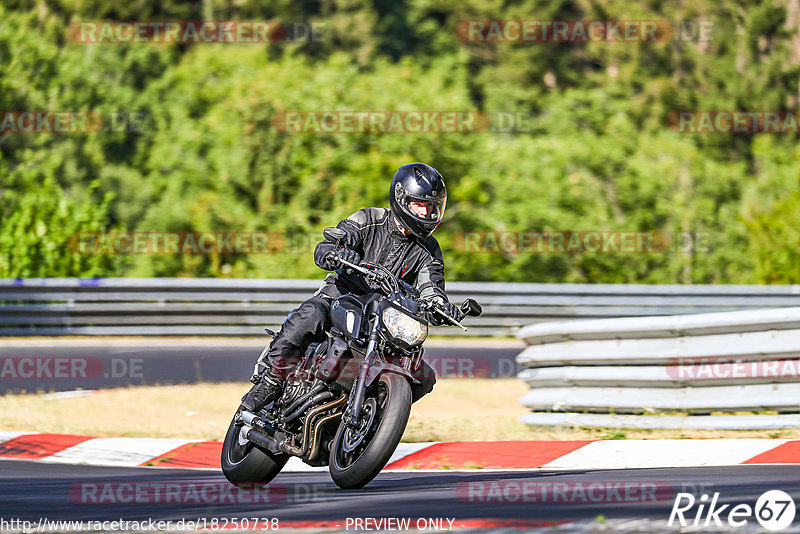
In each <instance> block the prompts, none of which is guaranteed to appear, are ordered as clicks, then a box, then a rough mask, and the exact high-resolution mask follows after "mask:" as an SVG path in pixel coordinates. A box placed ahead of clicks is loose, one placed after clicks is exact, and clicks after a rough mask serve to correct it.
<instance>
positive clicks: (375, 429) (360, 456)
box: [329, 373, 411, 489]
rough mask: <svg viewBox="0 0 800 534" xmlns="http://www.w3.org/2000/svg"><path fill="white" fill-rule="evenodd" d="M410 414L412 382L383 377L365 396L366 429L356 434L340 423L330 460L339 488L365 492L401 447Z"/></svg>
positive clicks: (400, 378) (360, 429)
mask: <svg viewBox="0 0 800 534" xmlns="http://www.w3.org/2000/svg"><path fill="white" fill-rule="evenodd" d="M370 412H372V413H370ZM410 413H411V387H410V386H409V384H408V380H406V378H405V377H403V376H401V375H398V374H396V373H385V374H383V375H381V377H380V379H379V381H378V382H377V383H376V384H375V386H373V387H372V388H370V390H369V391H368V392H367V394H366V396H365V399H364V408H362V414H363V415H364V416H365V417H364V419H362V427H363V428H359V429H358V431H355V430H353V429H351V428H350V427H348V426H347V425H345V424H344V422H341V423H339V429H338V430H337V431H336V436H335V437H334V439H333V446H332V447H331V453H330V459H329V465H330V473H331V478H332V479H333V481H334V482H335V483H336V485H337V486H339V487H340V488H343V489H355V488H362V487H364V486H366V485H367V484H369V482H371V481H372V479H374V478H375V477H376V476H378V473H380V471H381V469H383V468H384V467H385V466H386V463H387V462H388V461H389V458H391V456H392V454H394V450H395V449H396V448H397V444H398V443H400V438H402V437H403V432H404V431H405V429H406V424H407V423H408V416H409V414H410Z"/></svg>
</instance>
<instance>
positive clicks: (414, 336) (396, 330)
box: [383, 308, 428, 345]
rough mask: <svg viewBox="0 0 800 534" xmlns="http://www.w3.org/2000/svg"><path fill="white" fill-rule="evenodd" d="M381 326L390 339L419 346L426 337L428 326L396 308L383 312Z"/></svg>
mask: <svg viewBox="0 0 800 534" xmlns="http://www.w3.org/2000/svg"><path fill="white" fill-rule="evenodd" d="M383 324H384V325H386V328H387V330H389V333H390V334H391V335H392V337H394V338H397V339H399V340H400V341H402V342H403V343H407V344H408V345H419V344H420V343H422V342H423V341H425V338H426V337H428V325H426V324H423V323H421V322H419V321H417V320H416V319H414V318H413V317H411V316H410V315H408V314H405V313H403V312H401V311H400V310H398V309H396V308H386V309H385V310H383Z"/></svg>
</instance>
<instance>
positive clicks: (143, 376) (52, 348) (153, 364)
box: [0, 339, 523, 394]
mask: <svg viewBox="0 0 800 534" xmlns="http://www.w3.org/2000/svg"><path fill="white" fill-rule="evenodd" d="M475 345H476V344H475V343H474V342H472V341H470V340H464V341H463V342H461V341H459V342H458V343H456V344H453V343H442V342H440V343H439V344H437V343H436V342H431V343H429V344H427V345H426V347H425V360H426V361H427V362H428V363H429V365H431V366H433V368H434V369H435V370H436V373H437V376H440V377H474V378H501V377H503V378H508V377H513V376H516V373H517V372H519V370H520V366H519V365H518V364H517V363H516V361H515V359H514V358H515V357H516V356H517V354H519V352H520V351H521V349H522V347H523V345H522V344H521V343H520V344H519V345H517V344H515V343H504V344H500V347H492V346H488V345H486V344H477V345H478V346H475ZM263 347H264V343H263V342H259V341H246V342H243V341H241V340H231V341H229V342H228V341H225V340H219V339H214V340H209V341H208V342H203V341H198V340H197V339H194V340H191V341H189V342H186V343H181V342H180V341H179V340H174V341H170V342H164V343H163V344H159V343H153V342H152V341H149V340H148V341H146V342H141V341H133V342H114V341H113V340H112V341H109V342H108V343H91V342H89V343H75V342H65V343H63V344H59V343H58V342H57V341H56V342H51V343H46V344H45V343H42V344H40V345H37V344H36V343H24V344H11V343H10V344H3V345H2V346H0V394H4V393H14V392H24V391H27V392H35V391H70V390H74V389H102V388H115V387H125V386H129V385H168V384H191V383H198V382H231V381H232V382H236V381H243V382H246V381H247V379H248V378H250V375H251V373H252V371H253V364H254V363H255V361H256V359H257V358H258V356H259V354H260V353H261V350H262V348H263ZM23 359H27V360H28V361H27V362H26V363H24V364H22V363H21V362H22V361H23ZM6 360H13V363H11V362H6ZM59 365H60V366H61V367H60V368H57V366H59ZM59 371H64V372H61V373H60V376H59ZM24 375H28V376H24ZM31 375H33V376H31Z"/></svg>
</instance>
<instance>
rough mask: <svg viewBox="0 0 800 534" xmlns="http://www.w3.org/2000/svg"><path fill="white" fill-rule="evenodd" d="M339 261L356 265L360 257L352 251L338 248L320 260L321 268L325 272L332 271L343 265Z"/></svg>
mask: <svg viewBox="0 0 800 534" xmlns="http://www.w3.org/2000/svg"><path fill="white" fill-rule="evenodd" d="M340 259H342V260H345V261H348V262H350V263H353V264H355V265H358V264H359V262H360V261H361V256H360V255H359V254H358V252H356V251H354V250H350V249H346V248H339V249H337V250H332V251H330V252H328V253H327V254H326V255H325V257H324V258H322V265H321V267H322V268H323V269H325V270H328V271H332V270H334V269H336V268H338V267H341V266H342V265H343V264H342V263H341V262H340V261H339V260H340Z"/></svg>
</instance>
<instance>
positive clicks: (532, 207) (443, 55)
mask: <svg viewBox="0 0 800 534" xmlns="http://www.w3.org/2000/svg"><path fill="white" fill-rule="evenodd" d="M235 19H241V20H277V21H282V22H295V21H297V22H305V23H312V22H317V23H322V24H323V25H324V26H323V28H324V29H323V37H324V38H323V40H321V41H315V42H308V41H304V42H279V43H273V44H267V45H264V44H199V45H186V44H97V45H90V44H81V43H76V42H72V41H70V40H69V39H68V38H67V33H66V29H67V27H68V25H69V24H70V23H71V22H74V21H81V20H235ZM466 19H536V20H549V19H556V20H573V19H584V20H590V19H595V20H597V19H636V20H667V21H670V22H672V23H673V25H674V26H675V27H676V28H680V27H681V26H680V25H681V24H682V23H686V33H685V36H687V37H688V38H687V39H686V40H677V39H673V40H667V41H664V42H656V43H605V42H596V43H560V44H559V43H531V42H528V43H485V42H484V43H477V42H476V43H465V42H462V41H461V40H459V39H458V37H457V34H456V30H455V29H456V25H457V24H458V22H459V21H461V20H466ZM700 21H710V22H711V23H712V27H713V32H712V40H700V39H692V38H691V31H692V28H693V26H692V25H693V24H694V25H696V24H697V23H699V22H700ZM799 24H800V2H798V0H767V1H765V2H758V1H750V2H748V1H744V2H732V1H729V0H723V1H722V2H719V1H716V0H692V1H676V2H660V1H646V2H640V3H635V4H634V3H631V2H629V1H624V2H623V1H621V0H603V1H601V2H590V1H589V0H523V1H519V2H494V1H491V0H460V1H457V2H456V1H451V0H440V1H435V2H434V1H431V0H405V1H389V0H374V1H372V2H353V1H351V0H320V1H317V2H307V1H299V2H298V1H289V0H279V1H274V0H238V1H236V2H233V1H230V0H203V1H193V2H188V1H178V0H141V1H137V2H128V3H124V2H123V3H111V2H104V1H101V0H6V1H5V2H4V3H3V4H2V5H0V110H94V111H97V112H99V113H101V114H103V115H104V116H106V117H107V116H109V115H113V114H115V113H119V114H122V115H124V116H127V117H132V116H137V117H144V120H143V122H142V123H141V124H140V125H139V127H137V128H124V127H120V128H112V130H113V131H102V132H97V133H90V134H80V135H79V134H48V135H35V134H9V133H7V134H3V135H2V136H0V276H3V277H17V276H230V277H274V278H282V277H285V278H293V277H319V276H320V275H321V272H320V270H319V269H318V268H317V267H316V266H314V264H313V261H312V257H311V252H312V248H313V242H309V243H310V244H309V246H307V247H297V248H299V249H300V250H291V251H289V252H287V253H281V254H254V255H208V256H201V255H171V256H170V255H133V256H107V255H85V254H84V255H79V254H76V253H75V251H74V250H71V249H70V248H69V246H68V239H69V236H70V235H72V233H74V232H78V231H116V230H124V231H142V232H144V231H157V232H165V231H176V232H189V231H195V232H204V231H215V232H220V231H243V232H255V231H265V232H288V233H290V234H293V235H307V236H312V237H311V238H309V239H315V237H314V236H320V238H321V230H322V228H324V227H325V226H329V225H333V224H335V223H336V222H337V221H338V220H339V219H341V218H344V217H346V216H347V215H349V214H350V213H352V212H353V211H355V210H356V209H358V208H360V207H364V206H371V205H377V206H384V205H387V204H388V200H387V193H388V187H387V186H388V182H389V179H390V178H391V175H392V173H393V172H394V169H395V168H396V167H398V166H399V165H401V164H403V163H407V162H410V161H425V162H427V163H430V164H432V165H434V166H435V167H437V168H438V169H439V170H441V171H442V172H443V174H444V176H445V178H446V179H447V183H448V189H449V193H450V202H449V203H448V210H447V217H446V220H445V223H443V224H442V226H441V227H440V229H439V230H437V234H436V235H437V237H438V239H439V241H440V243H441V244H442V248H443V250H444V253H445V259H446V265H447V274H448V279H451V280H455V279H460V280H486V281H525V282H639V283H800V250H799V247H800V233H799V232H800V230H799V229H800V207H798V205H799V204H798V201H800V157H798V156H800V147H798V143H797V139H798V138H797V136H796V135H792V134H781V135H771V134H737V135H726V134H681V133H677V132H674V131H672V130H670V129H669V127H668V125H667V124H668V123H667V117H668V115H669V113H670V112H672V111H677V110H691V109H699V110H754V111H756V110H790V111H797V109H798V105H799V104H800V86H799V85H798V79H800V35H799V34H798V25H799ZM285 110H379V111H386V110H477V111H481V112H485V113H488V114H490V115H491V114H493V113H496V112H499V111H503V112H521V113H529V114H531V117H532V119H531V121H530V126H531V128H530V131H526V132H517V133H492V132H487V133H479V134H454V133H449V134H431V133H426V134H366V133H341V134H319V133H304V134H290V133H281V132H279V131H277V130H276V129H275V128H274V127H273V125H272V119H273V117H275V115H276V113H279V112H280V111H285ZM490 230H511V231H515V230H519V231H526V230H528V231H531V230H532V231H536V230H578V231H580V230H642V231H648V230H659V231H663V232H667V233H668V234H669V235H670V236H672V237H673V238H675V241H680V239H678V238H679V237H680V236H682V235H698V234H700V235H704V236H705V242H704V244H703V246H702V247H701V248H699V249H698V248H696V247H691V246H686V247H683V246H681V245H682V243H677V242H676V243H674V244H673V247H672V248H671V249H670V250H669V251H668V252H665V253H660V254H490V253H484V254H470V253H464V252H460V251H458V250H456V249H455V248H454V245H453V238H454V236H455V235H456V234H457V233H458V232H463V231H490Z"/></svg>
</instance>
